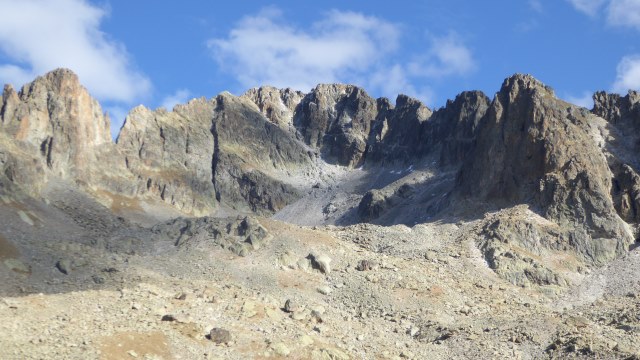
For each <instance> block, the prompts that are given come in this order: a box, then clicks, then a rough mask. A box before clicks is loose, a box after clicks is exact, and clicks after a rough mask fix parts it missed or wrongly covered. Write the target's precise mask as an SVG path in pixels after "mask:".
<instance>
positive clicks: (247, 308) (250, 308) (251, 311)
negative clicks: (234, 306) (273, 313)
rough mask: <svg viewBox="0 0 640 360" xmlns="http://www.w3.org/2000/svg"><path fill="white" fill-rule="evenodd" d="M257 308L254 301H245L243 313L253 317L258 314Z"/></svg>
mask: <svg viewBox="0 0 640 360" xmlns="http://www.w3.org/2000/svg"><path fill="white" fill-rule="evenodd" d="M255 308H256V305H255V304H254V303H253V302H251V301H248V300H247V301H245V302H244V304H242V314H243V315H244V316H245V317H247V318H252V317H254V316H256V315H257V314H258V312H257V311H256V310H255Z"/></svg>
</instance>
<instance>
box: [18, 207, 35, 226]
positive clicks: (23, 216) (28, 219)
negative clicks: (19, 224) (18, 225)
mask: <svg viewBox="0 0 640 360" xmlns="http://www.w3.org/2000/svg"><path fill="white" fill-rule="evenodd" d="M18 216H20V220H22V221H24V222H25V223H27V224H29V225H31V226H33V225H34V223H33V220H31V217H30V216H29V215H27V213H25V212H24V211H22V210H18Z"/></svg>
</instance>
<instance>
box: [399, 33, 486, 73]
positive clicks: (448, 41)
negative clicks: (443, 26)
mask: <svg viewBox="0 0 640 360" xmlns="http://www.w3.org/2000/svg"><path fill="white" fill-rule="evenodd" d="M475 67H476V65H475V62H474V60H473V56H472V54H471V50H469V48H467V47H466V46H465V45H464V44H463V43H462V41H461V40H460V38H459V37H458V36H457V35H456V34H453V33H452V34H449V35H447V36H443V37H432V38H431V47H430V49H429V51H428V52H427V54H426V55H425V56H423V57H422V58H419V59H417V60H415V61H413V62H411V63H410V64H409V66H408V70H409V72H411V73H412V74H414V75H419V76H425V77H444V76H450V75H464V74H467V73H469V72H471V71H473V70H474V69H475Z"/></svg>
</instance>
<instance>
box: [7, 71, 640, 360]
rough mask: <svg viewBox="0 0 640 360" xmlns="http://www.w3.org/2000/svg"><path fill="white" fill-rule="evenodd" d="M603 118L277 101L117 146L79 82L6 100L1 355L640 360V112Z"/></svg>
mask: <svg viewBox="0 0 640 360" xmlns="http://www.w3.org/2000/svg"><path fill="white" fill-rule="evenodd" d="M594 103H595V106H594V108H593V110H591V111H589V110H588V109H584V108H580V107H578V106H575V105H572V104H569V103H566V102H564V101H562V100H560V99H558V98H557V97H556V96H555V94H554V93H553V91H552V90H551V89H550V88H549V87H548V86H545V85H544V84H542V83H540V82H539V81H538V80H536V79H534V78H533V77H531V76H529V75H514V76H512V77H510V78H508V79H506V80H505V81H504V83H503V85H502V87H501V89H500V90H499V92H498V93H497V94H496V96H495V97H494V98H493V99H489V98H488V97H487V96H485V95H484V94H483V93H481V92H478V91H469V92H463V93H461V94H460V95H458V96H457V97H456V98H455V99H454V100H450V101H448V102H447V104H446V105H445V106H444V107H442V108H440V109H436V110H435V111H434V110H431V109H429V108H428V107H426V106H425V105H424V104H422V103H421V102H420V101H418V100H416V99H413V98H410V97H408V96H405V95H399V96H398V97H397V99H396V100H395V103H392V102H391V101H390V100H388V99H386V98H380V99H374V98H372V97H371V96H369V95H368V94H367V93H366V92H365V91H364V90H363V89H361V88H359V87H357V86H353V85H339V84H324V85H318V86H317V87H316V88H314V89H312V90H311V91H310V92H309V93H307V94H305V93H301V92H298V91H294V90H291V89H275V88H272V87H261V88H255V89H251V90H249V91H247V92H246V93H245V94H243V95H242V96H234V95H232V94H229V93H221V94H219V95H217V96H215V97H213V98H210V99H205V98H200V99H193V100H191V101H189V102H188V103H187V104H184V105H177V106H176V107H175V108H174V109H171V110H167V109H162V108H161V109H156V110H151V109H148V108H146V107H144V106H139V107H136V108H135V109H133V110H131V112H130V113H129V115H128V116H127V118H126V120H125V123H124V125H123V127H122V129H121V131H120V134H119V136H118V139H117V141H115V142H114V141H112V140H111V138H110V135H109V126H110V124H109V118H108V116H107V115H105V114H103V112H102V110H101V108H100V105H99V104H98V102H97V101H95V100H94V99H93V98H91V96H90V95H89V94H88V92H87V91H86V90H85V89H84V88H83V87H82V86H81V84H80V81H79V79H78V78H77V77H76V76H75V75H74V74H73V73H72V72H70V71H68V70H63V69H61V70H56V71H53V72H51V73H48V74H46V75H44V76H42V77H39V78H37V79H35V80H34V81H33V82H32V83H30V84H27V85H25V86H24V87H23V88H22V89H21V90H20V91H19V92H16V91H15V90H14V89H13V88H12V87H11V86H6V87H5V89H4V92H3V93H2V97H1V98H0V195H1V196H0V200H1V201H0V215H1V218H2V224H0V260H1V261H2V264H3V266H2V267H0V280H2V284H3V285H2V286H0V292H1V296H2V297H3V298H2V300H1V301H0V313H2V314H5V315H6V316H7V317H11V318H12V319H15V321H9V322H7V323H5V324H2V327H0V333H1V334H2V335H3V336H2V339H3V340H2V347H0V348H2V349H14V350H15V351H14V350H11V351H10V350H7V351H4V350H2V351H0V354H1V355H2V357H3V358H24V357H25V356H26V357H47V355H46V353H47V352H51V353H52V354H56V355H55V356H57V357H71V358H79V357H82V355H81V354H91V355H90V356H89V357H90V358H95V357H98V358H99V357H101V358H122V357H123V356H124V357H127V356H129V357H136V356H138V355H141V356H146V355H148V357H153V356H156V358H157V357H160V358H173V357H178V356H182V357H185V356H189V357H198V356H201V355H202V354H203V353H206V354H208V355H207V356H209V357H215V356H220V357H222V358H247V357H250V358H257V357H292V358H314V359H315V358H318V359H324V358H339V359H342V358H352V357H356V358H357V357H364V358H372V357H380V358H394V357H397V356H401V357H405V358H412V357H413V358H424V357H425V356H427V355H428V354H429V355H430V356H433V357H435V358H450V357H457V358H464V357H468V358H491V357H494V358H504V357H517V356H520V357H522V358H541V357H549V358H564V357H575V358H581V357H584V358H589V357H602V358H629V357H632V356H640V355H638V354H637V351H635V352H634V346H633V344H634V343H637V341H638V340H640V339H638V334H639V333H638V331H637V328H638V326H640V323H639V321H640V318H639V317H638V316H637V307H638V301H637V300H638V299H639V298H640V295H638V294H640V289H639V288H638V282H637V280H636V279H637V278H638V276H640V274H639V273H638V271H639V270H638V268H637V266H636V264H637V256H636V255H637V251H638V250H634V249H635V248H636V247H637V243H636V239H637V238H638V225H639V222H640V175H639V174H638V171H639V166H640V158H638V156H637V153H638V152H637V149H638V146H639V145H638V144H640V136H639V135H638V134H639V133H638V131H637V130H638V126H640V125H639V124H640V96H639V95H638V93H637V92H633V91H631V92H629V94H627V95H626V96H620V95H616V94H607V93H604V92H599V93H596V94H595V95H594ZM256 215H259V216H263V217H261V218H257V217H255V216H256ZM194 217H197V218H194ZM269 217H271V218H269ZM281 221H284V222H289V223H291V224H285V223H283V222H281ZM294 224H296V225H294ZM211 279H214V280H215V281H214V283H215V286H213V287H212V286H210V285H211V284H210V281H211ZM207 284H209V285H207ZM37 293H43V295H41V296H42V297H43V298H42V299H45V300H38V298H37V295H29V294H37ZM232 293H233V294H232ZM103 297H104V299H106V300H104V301H103V300H101V299H103ZM287 299H288V300H290V301H289V302H288V305H285V302H286V300H287ZM65 302H71V303H73V304H75V306H79V307H84V308H83V309H85V311H84V315H82V316H79V317H78V316H75V315H71V314H68V313H66V312H65V311H61V308H60V306H61V304H64V303H65ZM40 303H44V304H45V305H44V307H39V306H40V305H38V304H40ZM93 303H97V304H99V307H98V308H97V309H101V310H100V311H104V312H105V313H108V314H109V316H108V318H107V319H104V318H103V317H102V316H101V315H100V314H101V313H100V312H99V311H98V310H96V311H97V312H95V314H93V315H91V310H90V309H89V308H90V307H91V305H87V304H93ZM296 303H297V305H296ZM594 304H597V306H594ZM87 306H88V307H87ZM425 309H431V310H425ZM94 310H95V309H94ZM33 312H35V313H37V316H35V317H34V318H33V319H29V318H28V315H27V314H29V313H33ZM620 314H625V315H624V316H623V315H620ZM10 315H11V316H10ZM52 317H55V319H54V320H53V323H52V324H51V326H50V327H49V328H48V337H47V338H43V337H40V338H36V337H30V335H28V333H30V332H31V333H33V332H34V331H32V330H30V329H31V328H32V327H36V326H37V325H38V322H41V321H43V320H42V319H44V318H52ZM69 318H71V319H74V320H73V322H75V324H74V323H70V324H69V325H67V324H66V322H67V319H69ZM100 319H102V320H100ZM129 320H130V321H129ZM87 321H91V322H95V323H96V324H98V323H100V322H101V321H102V323H101V324H102V325H100V326H101V329H102V330H103V331H104V332H106V333H107V334H105V336H104V337H102V336H101V335H100V334H97V333H91V332H89V333H87V335H86V336H85V337H84V338H83V342H82V344H79V343H78V342H74V341H72V340H71V339H72V338H73V336H74V334H77V333H78V332H80V330H79V328H78V327H77V326H76V324H78V323H82V322H87ZM23 323H24V324H27V325H24V326H23V325H22V324H23ZM140 323H144V324H147V325H145V326H144V329H139V328H136V326H137V325H135V324H140ZM212 327H214V328H215V329H218V328H223V329H222V330H220V329H219V330H215V331H213V332H210V331H211V330H212V329H211V328H212ZM372 328H375V329H382V330H380V331H379V332H377V331H376V332H372V331H371V329H372ZM247 329H249V330H247ZM387 329H389V330H387ZM223 330H224V331H223ZM227 330H231V332H230V334H231V335H230V336H231V338H229V337H228V336H227V335H228V334H229V333H226V332H225V331H227ZM247 331H248V332H247ZM205 333H206V334H209V339H207V338H206V337H205ZM9 335H11V336H9ZM145 336H147V337H151V338H152V341H155V342H156V343H157V344H158V347H157V349H160V350H154V349H151V348H148V347H145V346H142V345H141V344H142V343H144V342H145V340H144V339H145ZM27 338H29V340H27ZM127 339H128V340H127ZM256 339H257V340H256ZM223 340H224V341H223ZM215 341H218V342H219V343H226V345H220V344H218V345H216V344H215ZM60 342H62V343H64V344H66V345H64V346H65V348H63V349H61V348H59V347H56V343H60ZM160 344H164V345H162V346H160ZM121 347H122V348H121ZM124 348H127V350H124ZM123 351H124V352H123ZM154 351H155V352H154ZM145 354H146V355H145Z"/></svg>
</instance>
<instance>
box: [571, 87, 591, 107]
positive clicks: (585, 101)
mask: <svg viewBox="0 0 640 360" xmlns="http://www.w3.org/2000/svg"><path fill="white" fill-rule="evenodd" d="M566 100H567V101H568V102H570V103H572V104H575V105H578V106H582V107H585V108H587V109H591V108H592V107H593V94H592V93H590V92H588V91H585V92H583V93H582V95H581V96H571V95H569V96H567V99H566Z"/></svg>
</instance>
